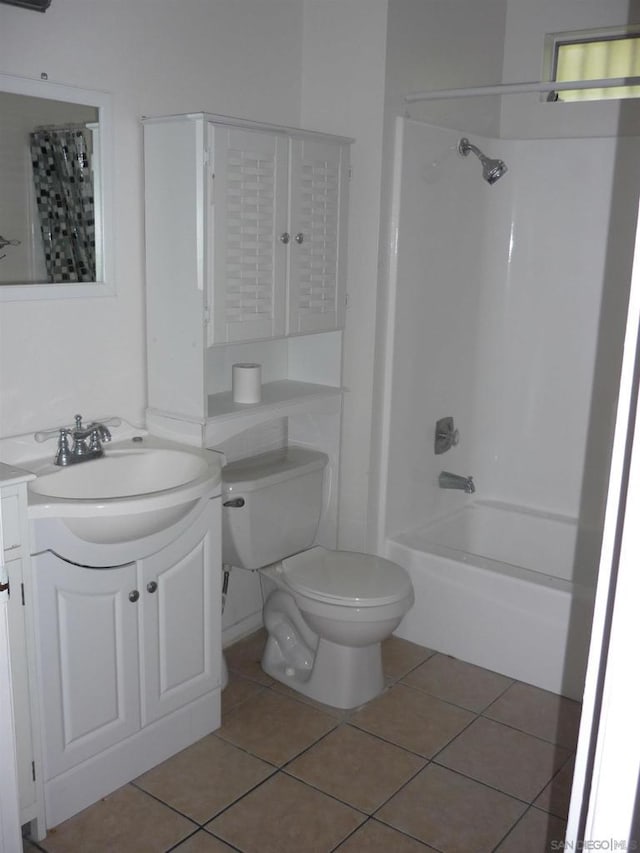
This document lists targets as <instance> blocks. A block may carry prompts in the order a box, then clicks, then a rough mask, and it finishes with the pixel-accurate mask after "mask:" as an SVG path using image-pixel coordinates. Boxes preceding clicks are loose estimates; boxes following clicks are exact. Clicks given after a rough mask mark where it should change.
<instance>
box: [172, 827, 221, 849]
mask: <svg viewBox="0 0 640 853" xmlns="http://www.w3.org/2000/svg"><path fill="white" fill-rule="evenodd" d="M233 851H234V848H233V847H229V845H228V844H225V843H224V841H220V840H219V839H218V838H214V837H213V835H210V834H209V833H208V832H207V831H206V830H205V829H201V830H200V831H199V832H196V834H195V835H192V836H191V838H187V840H186V841H183V842H182V844H179V845H178V846H177V847H174V848H173V850H172V851H171V853H233Z"/></svg>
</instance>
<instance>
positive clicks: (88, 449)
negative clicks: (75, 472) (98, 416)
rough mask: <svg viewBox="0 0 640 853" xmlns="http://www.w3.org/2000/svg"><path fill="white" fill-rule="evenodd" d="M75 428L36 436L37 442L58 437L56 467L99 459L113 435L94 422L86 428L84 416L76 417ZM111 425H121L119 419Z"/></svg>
mask: <svg viewBox="0 0 640 853" xmlns="http://www.w3.org/2000/svg"><path fill="white" fill-rule="evenodd" d="M75 421H76V424H75V427H74V428H71V429H70V428H69V427H62V428H61V429H55V430H47V431H45V432H37V433H36V434H35V439H36V441H46V440H47V439H48V438H53V436H57V437H58V447H57V449H56V455H55V457H54V460H53V463H54V465H62V466H66V465H75V464H76V463H77V462H87V461H88V460H89V459H99V458H100V457H101V456H102V455H103V454H104V450H103V449H102V444H103V442H105V443H106V442H108V441H111V433H110V432H109V430H108V429H107V427H106V426H105V424H103V423H98V422H97V421H93V422H92V423H90V424H87V425H86V426H84V425H83V423H82V415H76V416H75ZM109 422H110V423H115V424H116V425H117V424H119V423H120V419H119V418H111V419H109Z"/></svg>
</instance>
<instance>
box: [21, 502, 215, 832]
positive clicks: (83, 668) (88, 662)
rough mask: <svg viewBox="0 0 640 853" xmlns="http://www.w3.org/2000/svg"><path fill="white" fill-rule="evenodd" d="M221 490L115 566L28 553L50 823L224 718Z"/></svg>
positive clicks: (96, 797)
mask: <svg viewBox="0 0 640 853" xmlns="http://www.w3.org/2000/svg"><path fill="white" fill-rule="evenodd" d="M220 548H221V545H220V498H219V497H218V498H212V499H210V500H208V501H207V502H206V504H205V507H204V508H203V510H202V511H201V512H200V514H199V515H198V517H197V518H196V519H195V520H194V522H193V524H191V525H190V526H189V527H188V528H187V530H186V531H185V532H184V533H182V534H180V535H179V536H178V537H177V538H176V539H174V540H173V541H172V542H171V543H170V544H168V545H167V546H166V547H163V548H162V549H161V550H159V551H157V552H155V553H152V554H150V555H149V556H145V557H143V558H141V559H137V560H134V561H132V562H129V563H126V564H123V565H117V566H114V567H108V566H107V567H97V568H87V567H85V566H81V565H77V564H75V563H74V562H71V561H68V560H65V559H63V558H61V557H59V556H58V555H57V554H55V553H53V551H44V552H42V553H39V554H37V555H35V556H34V557H33V564H34V571H35V575H36V577H37V584H36V601H35V604H36V614H37V621H38V632H37V633H38V653H39V655H38V656H39V680H40V691H41V696H42V701H43V703H44V705H45V707H46V709H47V713H46V715H45V716H44V719H43V764H44V776H45V779H44V789H45V801H46V817H47V825H48V826H55V825H57V824H58V823H59V822H60V821H61V820H64V819H66V818H67V817H69V816H70V815H71V814H75V813H76V812H77V811H79V810H80V809H81V808H84V807H85V806H86V805H88V804H90V803H92V802H95V801H96V800H97V799H99V797H101V796H104V794H105V793H109V792H110V791H112V790H114V789H115V788H116V787H118V786H119V785H122V784H125V783H126V782H128V781H130V780H131V779H132V778H135V776H137V775H139V774H140V773H143V772H144V771H145V770H147V769H149V768H150V767H152V766H154V765H156V764H158V763H159V762H160V761H162V760H164V759H165V758H167V757H169V755H172V754H173V753H175V752H177V751H178V750H180V749H183V748H184V747H186V746H188V745H190V744H191V743H192V742H193V741H194V740H196V739H198V738H199V737H203V736H205V735H206V734H208V733H209V732H211V731H212V730H213V729H215V728H217V727H218V725H219V724H220V715H219V688H220V653H221V650H220V594H221V593H220V574H221V566H220Z"/></svg>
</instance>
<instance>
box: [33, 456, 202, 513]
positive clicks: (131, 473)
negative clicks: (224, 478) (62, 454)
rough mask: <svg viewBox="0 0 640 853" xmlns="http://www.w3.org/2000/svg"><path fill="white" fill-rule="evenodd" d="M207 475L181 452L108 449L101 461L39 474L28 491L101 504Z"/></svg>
mask: <svg viewBox="0 0 640 853" xmlns="http://www.w3.org/2000/svg"><path fill="white" fill-rule="evenodd" d="M207 471H208V465H207V461H206V460H205V459H202V458H201V457H199V456H196V455H195V454H193V453H189V452H186V451H184V450H168V449H166V448H157V449H147V448H146V447H145V448H141V449H140V450H137V449H132V448H128V449H126V450H110V449H108V450H107V451H106V452H105V455H104V456H103V457H102V458H101V459H92V460H90V461H89V462H81V463H78V464H76V465H70V466H69V467H68V468H57V469H56V470H55V471H52V472H51V473H50V474H42V475H41V476H39V477H38V478H37V480H34V482H33V483H32V484H31V486H30V488H31V491H32V492H33V493H35V494H37V495H43V496H45V497H49V498H66V499H68V500H74V499H75V500H91V501H103V500H112V499H113V498H131V497H135V496H137V495H150V494H154V493H156V492H161V491H165V490H168V489H175V488H177V487H178V486H184V485H185V484H186V483H190V482H192V481H193V480H197V479H199V478H200V477H202V476H203V475H205V474H207Z"/></svg>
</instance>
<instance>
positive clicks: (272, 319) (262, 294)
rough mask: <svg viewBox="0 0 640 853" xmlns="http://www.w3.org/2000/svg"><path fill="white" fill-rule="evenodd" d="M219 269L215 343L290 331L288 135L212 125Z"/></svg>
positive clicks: (213, 231) (213, 229) (213, 304)
mask: <svg viewBox="0 0 640 853" xmlns="http://www.w3.org/2000/svg"><path fill="white" fill-rule="evenodd" d="M210 149H211V150H212V151H213V158H212V160H213V174H214V177H213V179H212V187H213V191H212V196H211V198H212V201H213V205H212V207H211V210H210V219H211V225H210V240H211V243H212V254H213V276H212V280H211V289H210V297H209V302H210V305H209V314H210V329H211V333H210V335H209V343H231V342H233V341H247V340H254V339H259V338H270V337H277V336H279V335H283V334H284V332H285V321H286V316H285V312H286V301H285V292H286V272H287V249H288V245H287V242H286V238H285V239H284V240H282V239H281V237H282V235H283V234H285V232H286V231H287V204H288V199H287V185H288V140H287V138H286V137H285V136H282V135H276V134H270V133H266V132H254V131H249V130H244V129H241V128H229V127H221V126H214V125H211V126H210Z"/></svg>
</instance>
